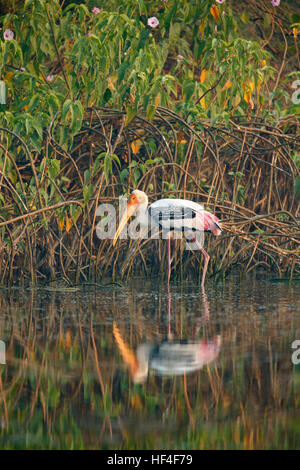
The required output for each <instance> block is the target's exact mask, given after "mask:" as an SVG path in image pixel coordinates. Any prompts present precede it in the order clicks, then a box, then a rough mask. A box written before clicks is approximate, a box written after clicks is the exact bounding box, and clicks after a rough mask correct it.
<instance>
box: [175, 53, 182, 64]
mask: <svg viewBox="0 0 300 470" xmlns="http://www.w3.org/2000/svg"><path fill="white" fill-rule="evenodd" d="M183 59H184V57H183V55H180V54H178V56H177V57H176V61H177V63H178V64H179V63H180V62H182V61H183Z"/></svg>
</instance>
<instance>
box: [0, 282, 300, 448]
mask: <svg viewBox="0 0 300 470" xmlns="http://www.w3.org/2000/svg"><path fill="white" fill-rule="evenodd" d="M299 294H300V285H299V283H297V282H292V283H290V284H289V283H280V282H272V281H270V280H268V279H266V277H265V274H261V275H253V276H251V277H247V278H245V279H244V280H242V281H240V280H238V279H236V278H232V279H229V280H226V281H224V282H223V283H219V284H217V285H215V284H210V283H208V284H207V286H206V290H205V292H203V291H201V289H200V287H199V286H198V285H196V284H195V285H194V286H191V285H186V284H180V285H176V284H174V285H171V290H170V292H168V291H167V289H166V287H165V286H164V285H161V284H160V283H159V282H158V281H156V280H153V281H145V280H140V281H135V283H133V284H129V285H128V286H126V287H124V288H123V289H118V288H108V289H94V288H90V289H89V290H86V289H84V288H80V289H77V290H73V291H68V290H67V289H64V288H63V289H55V288H51V289H46V288H39V289H31V290H29V289H9V290H8V289H7V290H6V289H2V290H1V297H0V340H1V341H3V342H4V343H5V364H0V447H1V448H12V449H18V448H22V449H24V448H29V449H31V448H32V449H33V448H38V449H48V448H49V449H72V448H74V449H81V448H82V449H83V448H90V449H93V448H99V449H107V448H110V449H117V448H120V449H122V448H123V449H144V448H148V449H159V448H165V449H182V448H187V449H200V448H205V449H212V448H215V449H222V448H234V449H253V448H257V449H259V448H263V449H267V448H290V449H292V448H299V447H300V429H299V428H300V426H299V416H300V414H299V391H300V368H299V365H294V364H293V363H292V361H291V357H292V353H293V352H294V351H293V349H292V348H291V345H292V343H293V341H294V340H295V339H300V326H299V325H300V323H299V320H300V308H299V307H300V300H299ZM141 352H142V353H144V355H143V354H141ZM145 353H146V354H145ZM141 358H142V361H141ZM141 362H142V363H141ZM138 367H140V369H139V370H138ZM137 371H138V374H137Z"/></svg>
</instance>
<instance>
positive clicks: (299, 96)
mask: <svg viewBox="0 0 300 470" xmlns="http://www.w3.org/2000/svg"><path fill="white" fill-rule="evenodd" d="M292 88H294V89H295V90H296V91H294V93H293V94H292V102H293V103H294V104H300V80H295V81H294V82H293V83H292Z"/></svg>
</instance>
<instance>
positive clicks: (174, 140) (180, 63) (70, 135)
mask: <svg viewBox="0 0 300 470" xmlns="http://www.w3.org/2000/svg"><path fill="white" fill-rule="evenodd" d="M63 3H64V2H58V1H55V0H52V1H50V2H43V1H38V0H34V1H27V2H25V4H24V7H19V8H18V9H17V11H14V12H9V13H8V14H6V15H5V16H3V17H2V18H1V23H2V30H3V31H4V33H6V36H3V37H4V38H3V39H2V40H1V43H2V52H1V57H0V62H1V74H2V77H1V78H2V81H3V82H4V83H5V89H6V94H7V97H6V102H5V104H1V105H0V106H1V109H0V260H1V264H0V285H1V284H6V283H10V284H11V283H15V282H31V283H34V284H35V283H39V282H42V283H43V282H47V281H49V280H55V279H61V278H63V279H64V280H65V281H66V282H67V284H68V285H74V284H76V283H80V282H82V283H87V282H101V280H102V279H109V278H110V279H112V280H113V281H115V280H118V279H129V278H131V277H132V276H134V275H144V274H147V275H151V274H152V275H156V274H162V275H163V274H164V273H165V271H166V266H165V264H166V249H167V247H166V243H165V242H164V241H163V240H151V239H147V240H142V241H140V242H136V241H134V240H130V241H128V240H127V241H126V242H122V243H121V242H118V243H117V245H116V247H113V246H112V243H111V240H109V239H107V240H98V239H97V237H96V234H95V227H96V225H97V223H98V221H99V220H98V218H97V216H96V210H97V207H98V206H99V204H101V203H113V204H115V206H117V204H118V199H119V196H120V195H126V194H128V193H130V192H131V191H132V190H133V189H140V190H142V191H145V192H146V193H147V194H148V196H149V199H150V202H153V201H154V200H155V199H157V198H160V197H174V198H186V199H191V200H194V201H196V202H200V203H202V204H203V205H204V206H205V208H206V209H207V210H211V211H213V212H214V213H215V214H216V215H217V216H218V218H219V219H220V220H221V222H222V227H223V228H224V231H223V233H222V236H221V237H218V239H216V238H214V237H210V236H207V237H206V241H205V245H206V249H207V251H208V252H209V254H210V256H211V261H210V264H209V272H208V275H209V276H214V278H216V279H218V278H220V277H223V276H225V275H226V274H227V273H229V272H230V271H239V272H250V271H253V270H256V269H257V268H263V269H266V270H267V271H274V272H275V273H276V276H278V277H279V278H280V277H284V278H289V279H292V278H299V274H300V230H299V228H300V208H299V207H300V204H299V202H300V167H299V161H300V141H299V115H300V104H299V103H297V100H296V101H295V100H294V101H292V99H291V96H290V95H291V91H290V90H291V84H292V83H293V82H294V81H295V80H296V81H297V78H300V75H299V72H297V70H298V71H299V64H300V62H299V52H298V47H297V41H298V39H297V38H298V29H297V28H298V26H297V25H298V21H299V24H300V15H298V16H299V18H298V17H297V9H296V13H291V14H290V16H288V17H286V18H282V17H281V14H283V10H277V9H276V8H275V7H274V8H273V7H272V8H269V7H268V10H267V13H265V15H264V17H263V22H264V23H263V24H264V28H265V30H264V31H265V33H264V34H267V35H268V38H269V39H268V41H267V40H264V39H263V38H260V39H259V40H258V38H254V39H253V40H249V39H248V40H246V39H243V38H242V37H240V31H241V28H242V27H245V28H248V27H249V28H250V26H251V25H252V24H253V21H252V17H251V13H250V12H251V11H252V10H251V8H252V7H253V5H254V2H249V4H250V6H249V12H248V13H247V12H240V16H237V14H236V12H234V11H233V10H232V9H231V7H230V2H224V3H223V4H222V5H218V6H215V7H216V9H212V7H211V5H210V2H182V5H178V2H177V3H176V2H172V1H169V2H164V5H163V6H162V7H161V8H160V10H159V11H158V13H159V15H158V13H157V16H158V17H159V22H158V23H156V22H154V21H152V23H151V22H149V21H148V24H147V18H149V17H152V18H150V19H152V20H153V17H154V13H155V5H154V4H155V2H150V4H151V5H150V4H149V5H146V2H143V1H139V2H126V5H123V6H122V5H121V3H120V2H112V6H110V8H111V11H107V10H106V9H105V8H106V7H105V6H104V5H103V8H102V3H101V2H94V3H97V5H98V6H99V8H96V9H95V8H94V9H92V6H91V2H85V3H81V4H79V5H75V4H69V3H68V2H65V3H64V4H63ZM137 3H138V5H137ZM265 3H266V5H267V2H265ZM283 3H285V4H289V5H290V7H291V8H290V11H291V12H293V6H294V5H295V4H294V3H293V2H283V1H282V2H281V7H282V5H283ZM200 4H201V5H200ZM231 4H232V5H233V3H232V2H231ZM114 7H115V10H113V8H114ZM282 8H283V7H282ZM96 10H97V11H96ZM223 12H224V14H223ZM246 13H247V15H248V16H246ZM299 14H300V12H299ZM293 15H294V16H293ZM194 18H198V19H199V20H198V21H197V22H196V23H197V24H196V26H197V28H196V29H195V25H194ZM235 18H237V19H235ZM287 18H288V19H287ZM287 23H288V24H287ZM151 24H152V26H151ZM243 25H244V26H243ZM291 31H292V33H291ZM290 33H291V34H290ZM299 34H300V27H299ZM271 35H272V37H273V36H274V38H273V39H274V42H272V48H274V47H277V45H278V44H277V42H276V41H277V39H278V37H279V38H281V42H280V48H279V50H278V57H279V58H280V61H279V59H278V60H277V66H275V64H274V59H276V55H275V53H274V51H272V50H271V49H272V48H269V47H268V44H269V42H270V38H271ZM6 38H7V39H6ZM282 38H283V39H284V41H283V42H282ZM293 70H294V72H293ZM172 243H175V244H176V245H177V248H178V249H177V250H176V251H175V250H174V259H173V272H176V275H177V276H180V277H181V278H183V277H187V276H188V275H192V276H194V277H196V278H199V279H200V278H201V269H202V258H201V256H200V255H199V253H197V252H190V251H186V250H185V249H184V248H185V243H184V241H183V240H175V241H174V242H172Z"/></svg>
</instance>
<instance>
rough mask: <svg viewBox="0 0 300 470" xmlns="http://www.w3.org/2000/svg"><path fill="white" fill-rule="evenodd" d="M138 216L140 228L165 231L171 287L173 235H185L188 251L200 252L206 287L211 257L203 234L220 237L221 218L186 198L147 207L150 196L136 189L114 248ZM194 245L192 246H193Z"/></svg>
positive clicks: (117, 234) (121, 222)
mask: <svg viewBox="0 0 300 470" xmlns="http://www.w3.org/2000/svg"><path fill="white" fill-rule="evenodd" d="M132 215H135V216H136V219H137V222H138V223H139V225H140V226H141V227H142V228H144V229H147V228H149V227H150V226H151V228H152V227H157V229H160V230H162V231H163V233H164V234H165V236H164V237H163V238H167V240H168V284H169V280H170V275H171V242H170V238H171V233H172V232H183V233H184V235H185V237H186V238H187V240H188V241H189V249H198V250H201V252H202V254H203V256H204V268H203V274H202V281H201V285H202V287H203V286H204V282H205V276H206V271H207V266H208V263H209V255H208V253H207V252H206V251H205V250H204V248H203V242H204V232H211V233H213V234H214V235H220V233H221V231H222V229H221V226H220V222H219V219H218V218H217V217H216V216H215V215H213V214H211V213H210V212H207V211H205V210H204V208H203V206H201V205H200V204H198V203H196V202H193V201H188V200H185V199H159V200H158V201H155V202H154V203H153V204H151V205H150V206H149V207H148V196H147V195H146V194H145V193H144V192H143V191H139V190H138V189H136V190H135V191H133V192H132V194H131V195H130V197H129V200H128V204H127V207H126V210H125V211H124V213H123V216H122V218H121V220H120V224H119V227H118V229H117V231H116V233H115V236H114V239H113V245H115V244H116V241H117V239H118V237H119V235H120V233H121V232H122V230H123V228H124V227H125V225H126V223H127V221H128V220H129V218H130V217H131V216H132ZM191 242H192V245H191Z"/></svg>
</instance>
